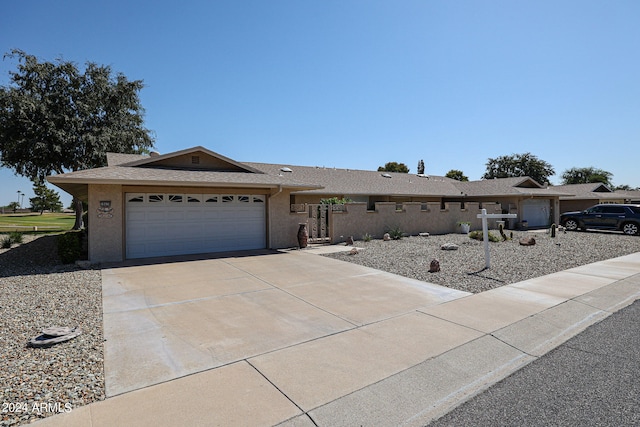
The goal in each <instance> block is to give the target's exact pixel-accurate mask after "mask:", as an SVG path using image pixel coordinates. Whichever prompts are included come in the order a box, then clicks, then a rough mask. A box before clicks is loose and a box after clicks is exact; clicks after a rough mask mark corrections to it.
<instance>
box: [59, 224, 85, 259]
mask: <svg viewBox="0 0 640 427" xmlns="http://www.w3.org/2000/svg"><path fill="white" fill-rule="evenodd" d="M81 239H82V233H80V232H78V231H69V232H68V233H65V234H61V235H59V236H58V256H59V257H60V260H61V261H62V263H63V264H73V263H74V262H76V261H77V260H79V259H80V254H81V252H82V244H81Z"/></svg>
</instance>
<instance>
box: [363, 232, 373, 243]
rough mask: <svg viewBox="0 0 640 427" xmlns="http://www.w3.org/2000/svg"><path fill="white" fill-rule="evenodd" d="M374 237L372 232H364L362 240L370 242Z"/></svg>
mask: <svg viewBox="0 0 640 427" xmlns="http://www.w3.org/2000/svg"><path fill="white" fill-rule="evenodd" d="M372 238H373V237H371V234H369V233H364V235H363V236H362V240H364V241H365V242H370V241H371V239H372Z"/></svg>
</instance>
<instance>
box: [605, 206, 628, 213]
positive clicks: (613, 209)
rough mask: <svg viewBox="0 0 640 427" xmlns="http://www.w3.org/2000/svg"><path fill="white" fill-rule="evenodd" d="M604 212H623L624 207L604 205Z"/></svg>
mask: <svg viewBox="0 0 640 427" xmlns="http://www.w3.org/2000/svg"><path fill="white" fill-rule="evenodd" d="M602 212H603V213H609V214H623V213H624V208H623V207H622V206H603V207H602Z"/></svg>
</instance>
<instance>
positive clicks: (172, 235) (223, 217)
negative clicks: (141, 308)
mask: <svg viewBox="0 0 640 427" xmlns="http://www.w3.org/2000/svg"><path fill="white" fill-rule="evenodd" d="M172 194H173V193H172ZM151 196H152V195H151V194H147V195H146V196H145V195H144V194H140V193H138V194H136V195H132V194H127V199H126V200H127V201H128V203H127V207H126V228H127V229H126V248H127V258H144V257H152V256H171V255H180V254H197V253H206V252H221V251H235V250H247V249H262V248H264V247H265V246H266V213H265V203H264V196H253V197H249V196H244V195H241V196H238V195H224V196H216V195H190V194H187V195H184V196H181V197H176V196H175V195H174V196H173V197H172V196H171V195H168V194H164V195H163V194H158V193H153V198H154V200H156V199H157V200H161V201H160V202H151V201H150V200H151ZM141 197H142V199H143V200H144V201H145V202H144V203H143V202H141V201H140V200H141ZM196 200H197V201H196ZM207 200H217V201H216V202H206V201H207ZM252 200H259V201H260V202H255V203H253V202H252Z"/></svg>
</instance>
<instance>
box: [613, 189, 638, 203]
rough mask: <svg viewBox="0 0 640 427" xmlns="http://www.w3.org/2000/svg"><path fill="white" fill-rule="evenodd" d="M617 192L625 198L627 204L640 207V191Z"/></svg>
mask: <svg viewBox="0 0 640 427" xmlns="http://www.w3.org/2000/svg"><path fill="white" fill-rule="evenodd" d="M615 192H616V194H620V195H622V197H624V202H625V203H631V204H635V205H640V191H638V190H634V191H628V190H616V191H615Z"/></svg>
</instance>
